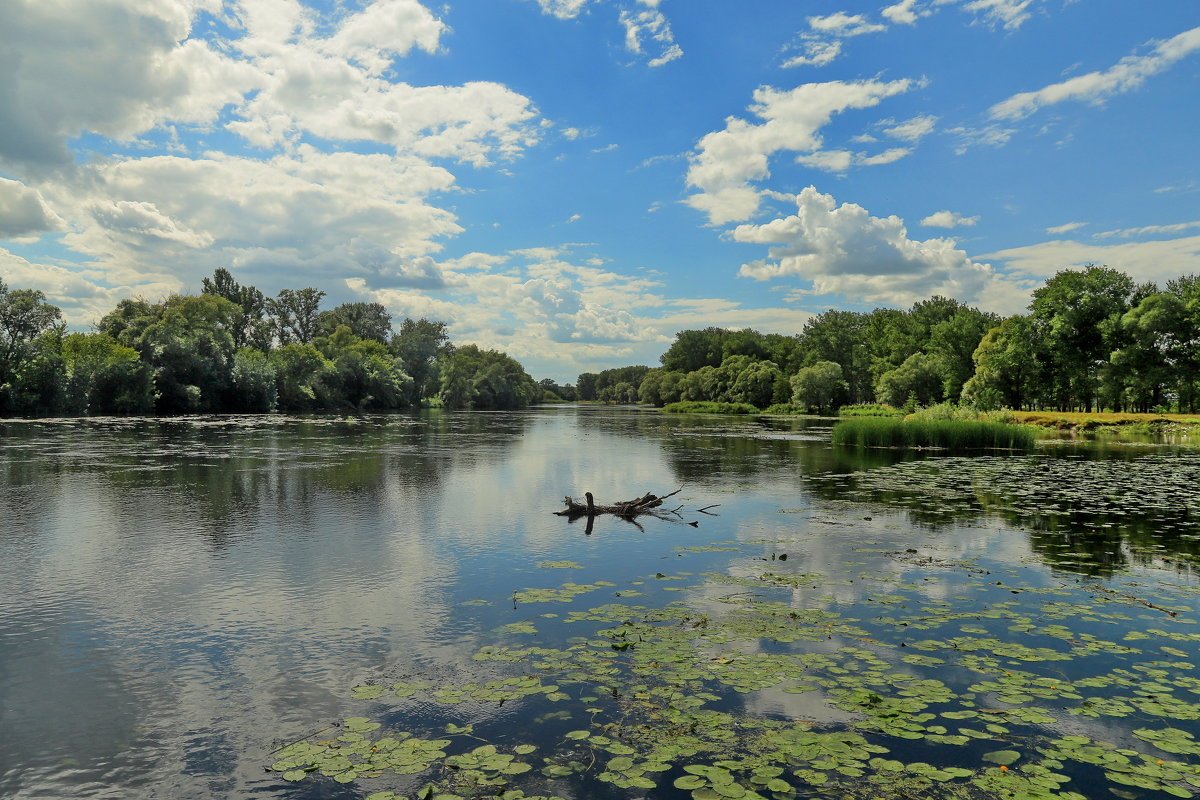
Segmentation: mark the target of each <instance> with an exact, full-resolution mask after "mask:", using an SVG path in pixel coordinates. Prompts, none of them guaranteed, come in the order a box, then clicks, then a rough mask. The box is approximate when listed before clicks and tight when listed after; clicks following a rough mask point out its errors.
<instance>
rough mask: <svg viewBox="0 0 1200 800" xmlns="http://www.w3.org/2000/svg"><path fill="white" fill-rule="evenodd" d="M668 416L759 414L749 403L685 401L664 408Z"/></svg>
mask: <svg viewBox="0 0 1200 800" xmlns="http://www.w3.org/2000/svg"><path fill="white" fill-rule="evenodd" d="M663 411H665V412H666V413H668V414H757V413H758V409H757V408H755V407H754V406H752V405H749V404H748V403H714V402H712V401H708V400H683V401H680V402H678V403H671V404H670V405H667V406H665V407H664V408H663Z"/></svg>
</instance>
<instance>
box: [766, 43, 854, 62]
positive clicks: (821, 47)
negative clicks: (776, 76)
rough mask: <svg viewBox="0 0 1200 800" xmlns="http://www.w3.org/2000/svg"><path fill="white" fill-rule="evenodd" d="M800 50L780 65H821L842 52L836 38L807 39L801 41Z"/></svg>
mask: <svg viewBox="0 0 1200 800" xmlns="http://www.w3.org/2000/svg"><path fill="white" fill-rule="evenodd" d="M801 48H802V52H801V53H800V54H799V55H794V56H791V57H790V58H787V59H786V60H784V62H783V63H782V64H781V65H780V66H782V67H783V68H784V69H788V68H790V67H823V66H825V65H826V64H832V63H833V62H834V61H836V60H837V57H838V56H840V55H841V54H842V43H841V42H840V41H839V40H837V39H809V40H807V41H804V42H801Z"/></svg>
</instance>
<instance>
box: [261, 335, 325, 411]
mask: <svg viewBox="0 0 1200 800" xmlns="http://www.w3.org/2000/svg"><path fill="white" fill-rule="evenodd" d="M269 358H270V362H271V367H272V368H273V369H274V370H275V389H276V398H277V403H278V406H279V410H280V411H311V410H312V409H314V408H317V407H319V406H322V405H326V404H327V399H328V396H329V390H328V389H327V387H326V379H327V378H328V377H329V376H330V375H331V374H332V373H333V364H331V363H330V362H329V361H328V360H327V359H326V358H325V356H323V355H321V351H320V350H318V349H317V348H315V347H313V346H312V345H311V344H285V345H284V346H283V347H278V348H276V349H274V350H272V351H271V354H270V356H269Z"/></svg>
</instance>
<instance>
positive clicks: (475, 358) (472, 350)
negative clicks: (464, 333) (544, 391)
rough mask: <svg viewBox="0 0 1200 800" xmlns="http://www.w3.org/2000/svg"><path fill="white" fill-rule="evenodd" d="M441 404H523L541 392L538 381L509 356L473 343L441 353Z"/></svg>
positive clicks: (502, 407) (480, 406)
mask: <svg viewBox="0 0 1200 800" xmlns="http://www.w3.org/2000/svg"><path fill="white" fill-rule="evenodd" d="M440 374H441V381H442V390H441V398H442V404H443V405H444V406H445V407H446V408H474V409H497V410H507V409H516V408H524V407H525V406H527V405H529V404H530V402H532V401H534V400H535V399H536V398H537V397H538V396H539V395H540V391H541V390H540V388H539V387H538V385H537V383H536V382H535V381H534V380H533V378H531V377H530V376H529V374H528V373H527V372H525V368H524V367H522V366H521V365H520V364H519V363H518V362H517V361H516V360H515V359H513V358H512V357H511V356H509V355H507V354H505V353H501V352H499V351H496V350H481V349H480V348H479V347H477V346H476V345H473V344H469V345H464V346H463V347H459V348H456V349H455V350H454V351H453V352H450V353H448V354H447V355H445V356H444V357H443V364H442V366H441V367H440Z"/></svg>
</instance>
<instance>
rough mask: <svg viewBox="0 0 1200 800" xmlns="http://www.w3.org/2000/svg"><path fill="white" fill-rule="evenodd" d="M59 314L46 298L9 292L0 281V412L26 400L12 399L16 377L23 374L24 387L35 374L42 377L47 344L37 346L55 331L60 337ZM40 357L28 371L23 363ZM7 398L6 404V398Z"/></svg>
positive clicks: (22, 291) (39, 294)
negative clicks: (37, 362) (42, 339)
mask: <svg viewBox="0 0 1200 800" xmlns="http://www.w3.org/2000/svg"><path fill="white" fill-rule="evenodd" d="M62 327H63V322H62V312H61V311H60V310H59V309H58V307H57V306H53V305H50V304H49V303H47V302H46V295H45V294H43V293H42V292H39V291H34V290H32V289H9V288H8V286H7V285H6V284H5V283H4V281H3V280H0V412H3V411H4V410H5V409H6V407H7V406H9V405H10V404H15V405H23V404H24V403H25V401H20V402H16V401H14V400H12V396H13V393H14V392H16V391H18V390H17V388H16V385H15V382H16V381H17V378H18V375H21V374H24V375H25V378H24V380H25V381H26V388H25V389H23V390H21V391H25V392H27V391H30V385H29V383H28V382H29V381H30V380H32V376H33V374H34V372H35V371H37V372H39V374H41V372H42V371H44V370H45V369H46V368H47V364H48V362H47V361H46V359H47V358H48V353H47V352H46V351H45V347H47V346H49V344H48V343H46V342H43V343H41V344H36V345H35V343H37V342H38V339H39V338H40V337H41V336H42V335H44V334H46V333H51V332H54V331H57V332H58V335H59V338H61V332H62ZM33 358H40V359H41V361H40V362H39V364H40V366H39V367H38V368H37V369H36V370H34V369H33V368H32V367H29V368H27V366H26V362H27V361H29V360H31V359H33ZM6 397H7V398H9V399H8V400H7V401H6V399H5V398H6Z"/></svg>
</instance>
